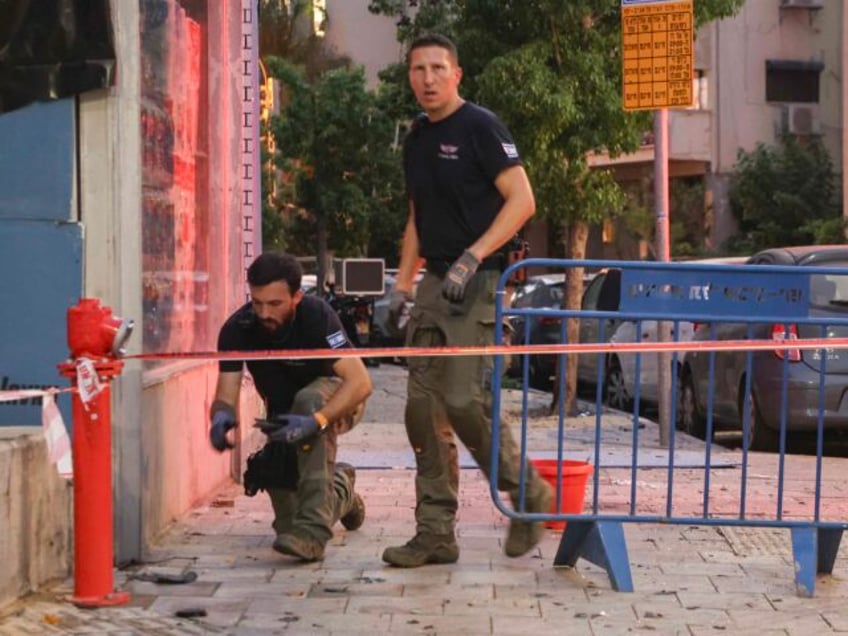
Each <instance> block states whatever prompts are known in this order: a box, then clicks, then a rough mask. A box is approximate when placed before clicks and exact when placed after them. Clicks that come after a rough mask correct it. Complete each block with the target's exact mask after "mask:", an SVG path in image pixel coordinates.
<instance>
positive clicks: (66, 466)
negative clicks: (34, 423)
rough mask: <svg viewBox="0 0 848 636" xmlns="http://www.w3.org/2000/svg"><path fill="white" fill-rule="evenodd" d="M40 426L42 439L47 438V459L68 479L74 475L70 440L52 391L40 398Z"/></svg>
mask: <svg viewBox="0 0 848 636" xmlns="http://www.w3.org/2000/svg"><path fill="white" fill-rule="evenodd" d="M41 427H42V429H43V430H44V439H45V440H47V457H48V459H49V460H50V461H51V462H52V463H54V464H56V469H57V470H58V471H59V475H60V476H62V477H64V478H65V479H70V478H71V477H73V475H74V466H73V461H72V460H71V440H70V438H69V437H68V431H67V429H66V428H65V422H64V421H63V420H62V413H61V412H60V411H59V407H57V406H56V400H55V399H53V394H52V393H45V394H44V398H43V399H42V406H41Z"/></svg>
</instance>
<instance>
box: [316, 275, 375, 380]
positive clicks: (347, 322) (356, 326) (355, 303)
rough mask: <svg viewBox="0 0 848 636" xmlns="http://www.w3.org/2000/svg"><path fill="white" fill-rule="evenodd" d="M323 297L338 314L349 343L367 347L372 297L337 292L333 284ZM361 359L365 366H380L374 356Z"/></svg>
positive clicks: (372, 312)
mask: <svg viewBox="0 0 848 636" xmlns="http://www.w3.org/2000/svg"><path fill="white" fill-rule="evenodd" d="M325 299H326V300H327V302H328V303H330V306H331V307H332V308H333V309H334V310H335V312H336V314H338V316H339V320H341V323H342V327H344V330H345V333H346V334H347V337H348V340H350V343H351V344H352V345H353V346H354V347H356V348H357V349H359V348H363V347H367V346H368V344H369V341H370V339H371V333H372V328H373V320H374V299H373V298H372V297H370V296H346V295H342V294H337V293H336V289H335V285H333V284H329V285H328V286H327V295H326V297H325ZM362 361H363V362H364V363H365V366H370V367H377V366H380V362H379V360H378V359H376V358H363V360H362Z"/></svg>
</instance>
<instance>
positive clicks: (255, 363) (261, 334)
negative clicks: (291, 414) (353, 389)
mask: <svg viewBox="0 0 848 636" xmlns="http://www.w3.org/2000/svg"><path fill="white" fill-rule="evenodd" d="M350 346H351V345H350V342H349V341H348V339H347V336H346V335H345V331H344V329H343V328H342V324H341V322H340V321H339V317H338V315H336V312H335V311H333V309H332V307H330V305H329V304H327V302H326V301H324V300H322V299H321V298H318V297H317V296H304V297H303V299H302V300H301V301H300V304H298V306H297V310H296V312H295V317H294V320H293V321H292V322H290V323H289V324H287V325H284V326H283V327H281V328H280V329H278V330H277V331H275V332H274V333H271V332H269V331H267V330H266V329H265V328H264V327H263V326H262V325H261V324H260V323H259V321H258V320H257V319H256V314H255V313H254V311H253V307H252V306H251V304H250V303H247V304H245V305H244V306H243V307H241V309H239V310H238V311H236V312H235V313H234V314H233V315H232V316H230V317H229V319H228V320H227V322H225V323H224V326H223V327H221V331H220V333H219V334H218V350H219V351H265V350H268V349H347V348H349V347H350ZM336 360H338V358H321V359H314V360H286V359H279V360H248V361H246V364H247V368H248V369H249V370H250V374H251V375H252V376H253V381H254V382H255V384H256V389H257V390H258V391H259V395H261V396H262V398H263V399H264V400H265V403H266V406H267V408H268V413H269V414H277V413H287V412H288V411H289V409H290V408H291V405H292V402H293V401H294V396H295V394H296V393H297V392H298V391H299V390H300V389H302V388H303V387H305V386H306V385H307V384H309V383H310V382H312V381H313V380H315V379H316V378H318V377H321V376H333V375H335V374H334V373H333V364H335V362H336ZM243 364H245V362H243V361H241V360H221V361H220V362H219V363H218V368H219V370H220V371H221V372H222V373H227V372H233V371H241V370H242V365H243Z"/></svg>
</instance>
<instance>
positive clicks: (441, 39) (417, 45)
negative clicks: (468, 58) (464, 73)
mask: <svg viewBox="0 0 848 636" xmlns="http://www.w3.org/2000/svg"><path fill="white" fill-rule="evenodd" d="M425 46H438V47H439V48H442V49H445V50H446V51H447V52H448V53H449V54H450V56H451V58H452V59H453V62H454V64H456V65H457V66H459V51H457V49H456V44H454V42H453V40H451V39H450V38H449V37H447V36H444V35H441V34H440V33H424V34H422V35H419V36H418V37H416V38H415V39H414V40H413V41H412V42H411V43H410V45H409V48H408V49H407V50H406V65H407V66H409V60H410V58H411V57H412V52H413V51H414V50H415V49H423V48H424V47H425Z"/></svg>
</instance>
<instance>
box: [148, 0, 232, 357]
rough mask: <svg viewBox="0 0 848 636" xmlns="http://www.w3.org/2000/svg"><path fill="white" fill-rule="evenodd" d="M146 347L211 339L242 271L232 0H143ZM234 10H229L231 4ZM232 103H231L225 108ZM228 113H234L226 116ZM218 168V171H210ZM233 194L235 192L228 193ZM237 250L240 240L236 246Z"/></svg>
mask: <svg viewBox="0 0 848 636" xmlns="http://www.w3.org/2000/svg"><path fill="white" fill-rule="evenodd" d="M139 6H140V12H141V129H142V136H143V139H142V149H143V150H142V210H143V217H142V258H143V261H142V270H143V277H144V280H143V294H144V299H143V304H144V329H143V350H144V352H145V353H161V352H169V353H176V352H195V351H207V350H211V349H214V348H215V341H216V337H217V332H218V327H219V326H220V324H221V322H222V321H223V319H224V318H225V317H226V314H227V313H228V312H229V311H230V310H231V309H232V308H233V307H234V304H235V303H236V302H238V301H240V300H241V299H242V296H239V295H238V293H236V292H235V290H236V288H237V287H238V285H239V284H240V283H241V278H242V275H241V274H240V271H239V268H238V267H229V266H228V263H229V262H231V261H232V262H236V263H238V256H237V253H236V254H232V255H231V254H230V252H231V251H233V247H231V245H235V243H236V239H235V237H230V231H229V230H228V228H230V227H233V226H234V227H233V230H232V232H233V233H237V232H238V227H239V225H238V224H239V219H240V213H239V209H238V199H237V196H238V193H237V192H234V189H233V188H232V187H228V186H229V184H228V181H227V176H226V175H227V174H230V173H232V172H233V171H235V170H236V169H237V163H236V162H237V161H238V156H237V153H238V148H237V146H236V145H235V144H234V143H233V140H232V139H231V137H232V134H231V132H232V130H233V129H234V128H235V127H236V126H237V125H238V124H237V119H235V118H237V117H238V116H239V114H238V112H237V109H236V108H235V105H234V104H235V102H236V100H237V98H238V96H237V94H236V93H235V92H234V90H228V89H227V79H228V78H231V77H233V74H234V73H235V71H236V68H234V67H235V66H236V64H237V59H230V58H231V57H232V54H231V52H232V51H237V50H238V31H237V29H235V28H233V27H231V26H230V23H231V22H235V23H236V25H237V23H238V19H239V6H238V4H236V3H217V2H215V3H210V2H207V1H206V0H140V2H139ZM227 12H229V13H232V15H228V13H227ZM228 104H233V107H228ZM230 120H233V121H230ZM215 175H217V176H215ZM232 197H236V198H235V199H233V198H232ZM236 249H237V248H236Z"/></svg>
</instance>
